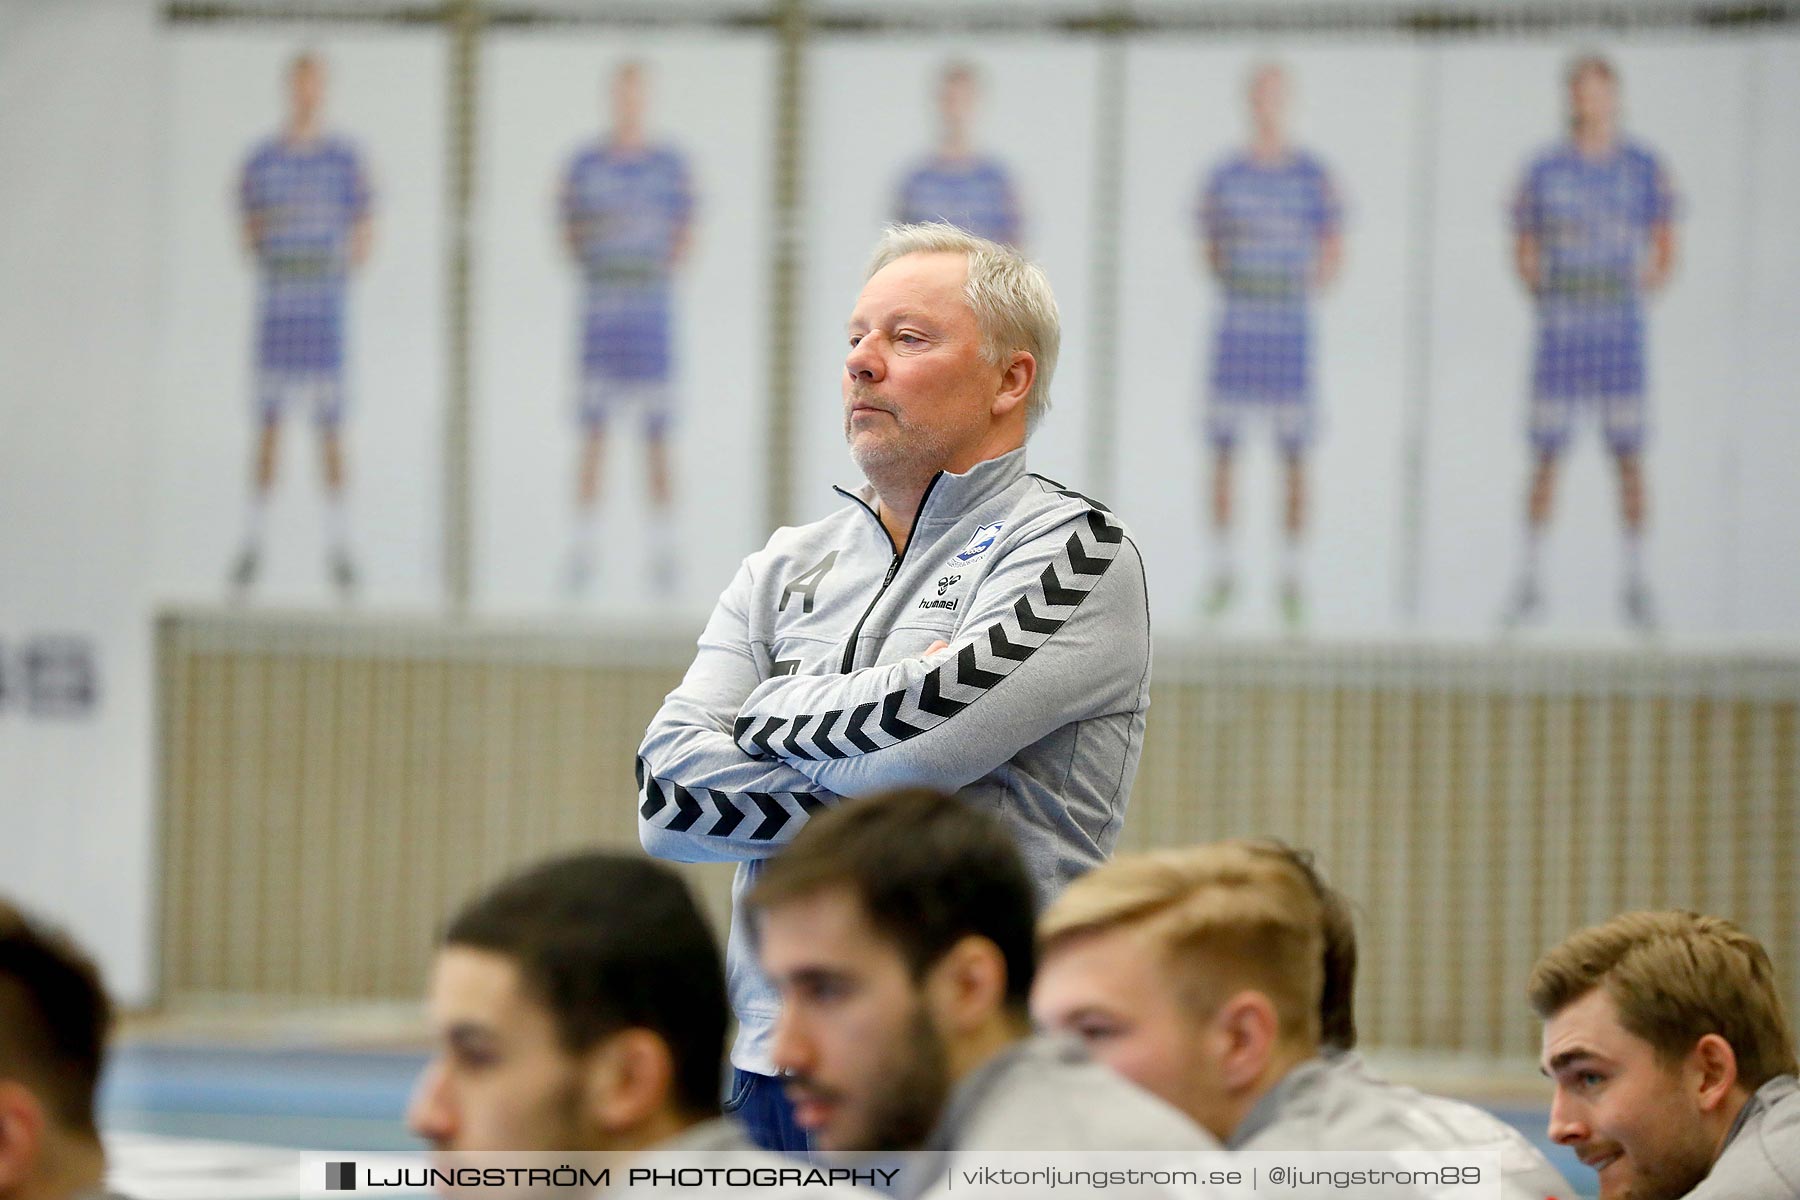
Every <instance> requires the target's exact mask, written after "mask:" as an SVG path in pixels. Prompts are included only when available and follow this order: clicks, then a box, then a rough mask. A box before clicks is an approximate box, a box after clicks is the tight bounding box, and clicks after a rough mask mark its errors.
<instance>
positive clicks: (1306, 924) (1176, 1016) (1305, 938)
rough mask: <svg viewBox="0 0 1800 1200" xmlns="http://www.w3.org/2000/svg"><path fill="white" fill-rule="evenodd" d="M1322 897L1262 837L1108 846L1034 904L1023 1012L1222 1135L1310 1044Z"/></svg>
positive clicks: (1314, 1038) (1314, 1039) (1301, 870)
mask: <svg viewBox="0 0 1800 1200" xmlns="http://www.w3.org/2000/svg"><path fill="white" fill-rule="evenodd" d="M1324 907H1325V906H1324V904H1323V901H1322V899H1321V893H1320V890H1319V886H1318V883H1317V878H1316V876H1314V875H1313V874H1312V873H1311V870H1310V867H1308V866H1306V865H1304V864H1303V863H1302V862H1301V861H1300V860H1299V859H1298V858H1297V857H1296V856H1295V855H1294V854H1293V852H1292V851H1289V850H1287V849H1286V848H1285V847H1282V846H1277V845H1274V844H1271V843H1260V842H1243V841H1234V842H1219V843H1215V844H1212V845H1205V846H1195V847H1192V848H1190V849H1186V850H1170V851H1162V852H1159V853H1154V854H1141V855H1132V856H1124V857H1120V858H1117V859H1114V860H1113V861H1112V862H1110V863H1108V864H1106V865H1105V866H1102V867H1099V868H1096V869H1095V870H1093V871H1091V872H1089V873H1088V874H1086V875H1084V876H1082V877H1081V878H1080V879H1078V880H1076V881H1075V882H1074V883H1073V884H1071V885H1070V886H1069V888H1068V890H1066V891H1065V892H1064V893H1063V894H1062V896H1061V897H1060V898H1059V899H1058V900H1057V901H1056V902H1055V903H1054V904H1052V905H1051V907H1050V909H1049V911H1048V912H1046V913H1045V914H1044V919H1043V921H1042V923H1041V924H1040V926H1039V944H1040V954H1041V956H1042V960H1043V961H1042V963H1041V965H1040V967H1039V970H1038V980H1037V985H1036V987H1035V988H1034V989H1033V991H1032V995H1031V1008H1032V1015H1033V1016H1034V1017H1035V1018H1036V1019H1037V1022H1038V1024H1039V1025H1041V1026H1043V1027H1045V1028H1049V1029H1054V1030H1058V1031H1062V1032H1067V1033H1072V1034H1075V1035H1077V1036H1079V1037H1081V1038H1082V1039H1083V1040H1084V1041H1086V1042H1087V1044H1088V1047H1089V1049H1090V1050H1091V1051H1092V1053H1093V1055H1094V1057H1095V1058H1096V1059H1097V1060H1099V1061H1101V1062H1104V1063H1106V1064H1107V1065H1108V1066H1110V1067H1112V1068H1113V1069H1114V1070H1117V1071H1118V1072H1119V1073H1120V1074H1122V1075H1125V1076H1126V1077H1128V1078H1129V1079H1131V1080H1133V1081H1134V1082H1136V1083H1137V1084H1139V1085H1140V1086H1142V1087H1144V1088H1147V1089H1148V1090H1150V1091H1152V1092H1155V1093H1156V1094H1157V1095H1159V1096H1161V1097H1162V1098H1163V1099H1164V1100H1167V1101H1168V1102H1169V1103H1170V1104H1173V1105H1174V1106H1175V1107H1177V1108H1179V1109H1181V1110H1182V1111H1183V1112H1185V1113H1187V1114H1188V1116H1189V1117H1191V1118H1192V1119H1193V1120H1194V1121H1195V1122H1196V1123H1198V1124H1199V1125H1201V1126H1202V1127H1204V1128H1205V1129H1207V1130H1208V1131H1210V1132H1211V1133H1212V1134H1213V1135H1214V1136H1215V1137H1217V1138H1218V1139H1219V1140H1220V1141H1228V1140H1229V1139H1230V1138H1231V1135H1232V1132H1233V1131H1234V1130H1235V1129H1236V1128H1237V1126H1238V1124H1239V1122H1241V1121H1242V1120H1243V1118H1244V1117H1245V1116H1246V1115H1247V1114H1248V1113H1249V1111H1250V1109H1251V1108H1253V1107H1254V1106H1255V1104H1256V1101H1257V1100H1258V1099H1260V1098H1261V1097H1262V1095H1263V1094H1264V1093H1266V1092H1267V1091H1268V1090H1269V1089H1270V1088H1272V1087H1273V1086H1274V1085H1275V1084H1276V1083H1278V1082H1279V1081H1280V1080H1281V1078H1282V1076H1284V1075H1285V1074H1287V1072H1288V1071H1289V1070H1291V1069H1292V1068H1293V1067H1294V1066H1296V1065H1297V1064H1299V1063H1301V1062H1303V1061H1305V1060H1306V1059H1309V1058H1312V1057H1314V1056H1315V1055H1316V1054H1317V1053H1318V1050H1319V1024H1320V997H1321V994H1322V988H1323V974H1324V972H1323V962H1324V949H1325V937H1324V932H1323V929H1324V922H1325V914H1324Z"/></svg>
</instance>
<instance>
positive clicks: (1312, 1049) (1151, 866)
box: [1032, 841, 1574, 1200]
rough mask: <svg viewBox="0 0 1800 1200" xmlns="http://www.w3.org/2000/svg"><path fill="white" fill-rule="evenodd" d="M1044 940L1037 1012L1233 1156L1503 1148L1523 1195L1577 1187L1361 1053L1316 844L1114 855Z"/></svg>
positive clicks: (1512, 1134) (1520, 1141) (1511, 1181)
mask: <svg viewBox="0 0 1800 1200" xmlns="http://www.w3.org/2000/svg"><path fill="white" fill-rule="evenodd" d="M1039 937H1040V939H1041V946H1042V951H1043V954H1044V964H1043V969H1042V970H1041V971H1040V973H1039V977H1038V983H1037V987H1036V989H1035V991H1034V992H1033V994H1032V1009H1033V1011H1034V1012H1035V1014H1036V1015H1037V1018H1038V1021H1039V1023H1040V1024H1041V1025H1043V1026H1045V1027H1047V1028H1051V1029H1057V1030H1062V1031H1065V1032H1069V1033H1074V1034H1077V1035H1079V1036H1081V1037H1082V1038H1083V1039H1085V1040H1086V1041H1087V1043H1088V1045H1089V1047H1090V1048H1091V1050H1092V1051H1093V1054H1094V1057H1095V1058H1097V1059H1098V1060H1100V1061H1101V1062H1104V1063H1106V1064H1107V1065H1109V1066H1111V1067H1113V1068H1114V1069H1115V1070H1117V1071H1119V1072H1120V1073H1121V1074H1123V1075H1125V1076H1126V1077H1128V1078H1130V1079H1132V1080H1134V1081H1136V1082H1137V1083H1139V1084H1141V1085H1143V1086H1144V1087H1147V1088H1149V1089H1150V1090H1151V1091H1153V1092H1155V1093H1157V1094H1158V1095H1160V1096H1162V1097H1163V1098H1164V1099H1165V1100H1168V1101H1169V1102H1170V1103H1172V1104H1175V1105H1177V1106H1178V1107H1180V1108H1181V1109H1182V1110H1183V1111H1185V1112H1186V1113H1187V1114H1188V1115H1189V1116H1190V1117H1192V1118H1194V1119H1195V1120H1196V1121H1198V1122H1199V1123H1200V1124H1202V1125H1203V1126H1205V1127H1206V1128H1207V1129H1208V1130H1210V1131H1211V1132H1212V1133H1213V1134H1214V1136H1216V1137H1218V1138H1219V1139H1221V1140H1222V1141H1224V1142H1225V1144H1226V1145H1227V1146H1228V1147H1229V1148H1231V1149H1241V1150H1373V1151H1407V1150H1436V1151H1454V1150H1494V1151H1497V1152H1499V1154H1500V1158H1501V1172H1502V1175H1501V1182H1502V1186H1503V1194H1504V1195H1505V1196H1506V1197H1507V1198H1508V1200H1546V1198H1547V1197H1558V1198H1561V1200H1567V1198H1568V1197H1571V1196H1573V1194H1574V1193H1573V1190H1572V1189H1570V1188H1569V1187H1568V1185H1567V1183H1566V1182H1565V1181H1564V1180H1563V1178H1562V1177H1561V1176H1560V1175H1558V1174H1557V1172H1556V1171H1555V1169H1554V1168H1552V1167H1551V1166H1550V1165H1549V1164H1548V1163H1547V1162H1545V1161H1544V1159H1543V1156H1542V1155H1540V1154H1538V1153H1537V1151H1536V1150H1534V1149H1533V1148H1532V1147H1531V1144H1530V1143H1529V1142H1528V1141H1526V1139H1525V1138H1524V1137H1523V1136H1522V1135H1521V1134H1519V1133H1518V1131H1516V1130H1514V1129H1512V1128H1510V1127H1509V1126H1507V1125H1506V1124H1504V1123H1503V1122H1501V1121H1499V1120H1497V1119H1496V1118H1494V1117H1492V1116H1490V1115H1488V1114H1486V1113H1483V1112H1482V1111H1481V1110H1479V1109H1477V1108H1474V1107H1473V1106H1471V1105H1466V1104H1461V1103H1459V1102H1457V1101H1453V1100H1447V1099H1444V1098H1442V1097H1437V1096H1425V1095H1421V1094H1420V1093H1418V1092H1415V1091H1413V1090H1412V1089H1411V1088H1403V1087H1397V1086H1395V1085H1393V1084H1390V1083H1387V1082H1386V1081H1384V1080H1381V1079H1379V1078H1377V1077H1375V1076H1374V1075H1373V1074H1371V1073H1370V1072H1369V1071H1368V1070H1367V1069H1366V1068H1365V1067H1364V1066H1363V1064H1362V1061H1361V1059H1360V1057H1359V1056H1357V1055H1356V1054H1354V1053H1352V1052H1351V1051H1350V1047H1351V1046H1352V1045H1354V1043H1355V1040H1356V1018H1355V1013H1354V1010H1353V1008H1352V996H1353V993H1354V990H1355V970H1356V940H1355V939H1356V933H1355V925H1354V922H1353V918H1352V914H1351V911H1350V906H1349V904H1348V902H1347V901H1345V899H1344V897H1343V896H1342V895H1341V894H1339V893H1338V892H1336V891H1334V890H1333V889H1331V888H1330V887H1328V886H1327V885H1326V884H1325V882H1324V881H1323V880H1322V879H1321V878H1320V877H1319V874H1318V871H1317V870H1316V869H1315V868H1314V866H1313V863H1312V858H1311V856H1310V855H1308V854H1306V853H1304V852H1301V851H1296V850H1294V849H1292V848H1290V847H1288V846H1284V845H1282V844H1280V843H1278V842H1266V841H1232V842H1220V843H1215V844H1212V845H1205V846H1194V847H1191V848H1188V849H1185V850H1171V851H1164V852H1161V853H1156V854H1144V855H1134V856H1130V857H1126V858H1120V859H1116V860H1114V861H1113V862H1112V863H1110V864H1108V865H1106V866H1103V867H1100V868H1097V869H1096V870H1094V871H1092V872H1090V873H1089V874H1088V875H1086V876H1084V877H1083V878H1081V879H1078V880H1076V881H1075V883H1073V884H1072V885H1070V887H1069V890H1068V891H1066V892H1064V893H1063V896H1062V899H1061V900H1059V901H1058V902H1057V903H1056V904H1054V905H1052V906H1051V908H1050V910H1049V911H1048V912H1047V913H1045V914H1044V920H1043V922H1042V924H1041V925H1040V927H1039ZM1327 1035H1328V1036H1327Z"/></svg>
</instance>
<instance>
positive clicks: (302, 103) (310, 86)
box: [288, 50, 325, 125]
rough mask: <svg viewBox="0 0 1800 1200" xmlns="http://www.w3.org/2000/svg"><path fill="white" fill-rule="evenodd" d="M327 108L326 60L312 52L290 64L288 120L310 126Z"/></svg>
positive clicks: (305, 53) (297, 56)
mask: <svg viewBox="0 0 1800 1200" xmlns="http://www.w3.org/2000/svg"><path fill="white" fill-rule="evenodd" d="M324 106H325V60H323V59H321V58H320V57H319V56H318V55H317V54H314V53H313V52H312V51H310V50H304V51H302V52H300V53H299V54H296V55H295V56H294V57H293V59H292V60H291V61H290V62H289V63H288V118H289V120H290V121H291V122H292V123H293V124H295V125H309V124H312V123H313V122H314V121H316V120H317V119H318V117H319V110H320V109H322V108H323V107H324Z"/></svg>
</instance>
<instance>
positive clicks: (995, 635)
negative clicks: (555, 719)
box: [637, 449, 1150, 1075]
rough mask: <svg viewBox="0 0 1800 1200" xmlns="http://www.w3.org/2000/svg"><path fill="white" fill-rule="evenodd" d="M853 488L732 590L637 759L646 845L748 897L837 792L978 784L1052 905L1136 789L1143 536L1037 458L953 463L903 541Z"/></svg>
mask: <svg viewBox="0 0 1800 1200" xmlns="http://www.w3.org/2000/svg"><path fill="white" fill-rule="evenodd" d="M840 491H841V489H840ZM842 494H843V495H844V496H845V497H846V498H848V499H850V500H851V501H853V503H851V504H850V505H848V506H847V507H845V508H842V509H840V510H838V511H837V512H835V513H833V514H832V515H831V516H829V517H826V518H825V519H824V520H822V521H817V522H814V523H813V524H811V525H804V526H800V527H798V528H784V529H778V530H776V532H775V534H774V536H773V537H771V538H770V539H769V544H768V545H767V546H765V547H764V548H763V549H762V550H760V551H759V552H757V553H755V554H752V555H751V556H750V557H749V558H747V559H745V560H744V563H743V566H742V567H740V568H739V570H738V573H737V577H736V578H735V579H734V580H733V581H732V583H731V586H730V587H729V588H728V589H727V590H726V592H725V594H724V595H723V596H721V597H720V598H719V604H718V607H717V608H715V609H714V610H713V615H712V619H711V620H710V621H708V622H707V626H706V631H705V632H704V633H702V634H701V635H700V643H699V653H698V655H697V656H696V657H695V659H694V663H693V665H692V666H691V667H689V668H688V672H687V676H686V677H685V678H684V679H683V680H682V682H681V686H679V687H678V688H676V689H675V690H674V691H673V692H671V693H669V695H668V697H667V698H666V699H665V700H664V701H663V706H662V709H661V710H660V711H659V712H658V713H657V714H656V717H655V719H653V720H652V721H651V722H650V728H649V729H648V730H647V731H646V732H645V734H644V741H643V745H642V746H641V747H640V748H639V750H638V764H637V773H638V794H639V802H640V803H639V808H638V831H639V834H640V836H641V837H642V839H643V843H644V848H645V849H646V850H648V851H649V852H650V853H651V854H653V855H656V856H657V857H659V858H667V859H674V860H676V861H681V862H705V861H720V860H736V861H739V862H740V863H741V864H742V865H741V866H740V867H739V868H738V873H737V878H736V881H735V882H734V884H733V888H732V892H733V898H734V902H735V901H740V900H741V898H742V896H743V894H744V893H745V892H746V891H748V890H749V887H750V886H751V884H752V883H753V882H754V880H755V877H756V875H757V873H758V871H759V869H760V860H762V859H765V858H767V857H768V856H769V855H771V854H774V853H775V852H776V851H778V850H779V849H780V848H781V846H782V845H783V844H785V843H786V842H788V841H790V840H791V839H792V838H793V837H794V835H795V834H796V833H797V832H798V831H799V830H800V827H801V826H802V825H804V824H805V822H806V820H807V818H808V817H809V816H810V815H811V814H812V813H813V812H816V811H817V810H818V809H819V808H820V807H821V806H822V805H827V804H834V803H836V802H837V800H838V799H839V798H840V797H843V796H860V795H867V794H870V793H873V792H879V791H884V790H887V789H890V788H898V787H909V786H928V787H936V788H942V789H944V790H947V791H955V790H960V791H961V793H962V795H963V796H964V798H965V799H967V800H969V801H970V802H971V803H973V804H977V805H980V806H983V807H985V808H987V809H989V810H990V811H992V812H994V813H995V814H997V815H998V816H999V817H1000V819H1001V820H1003V821H1004V822H1005V823H1006V824H1007V826H1008V828H1010V829H1011V831H1012V832H1013V834H1014V836H1015V837H1016V838H1017V839H1018V843H1019V849H1020V852H1021V853H1022V854H1023V855H1024V858H1025V862H1026V866H1027V867H1028V869H1029V870H1030V871H1031V874H1032V878H1033V879H1034V881H1035V882H1036V885H1037V887H1038V892H1039V899H1040V901H1044V900H1048V899H1049V898H1050V897H1051V896H1053V895H1055V894H1056V893H1057V892H1058V891H1059V890H1061V888H1062V887H1063V885H1064V884H1066V883H1068V882H1069V881H1070V880H1071V879H1073V878H1074V877H1075V876H1076V875H1079V874H1080V873H1081V872H1083V871H1085V870H1087V869H1088V868H1089V867H1092V866H1094V865H1095V864H1097V863H1099V862H1100V861H1101V860H1103V859H1104V858H1105V857H1106V856H1107V855H1108V854H1109V853H1110V852H1111V850H1112V846H1113V843H1114V842H1115V841H1116V840H1117V838H1118V834H1119V825H1120V822H1121V821H1122V820H1123V818H1124V814H1125V802H1126V799H1127V798H1128V797H1129V796H1130V794H1131V781H1132V776H1133V775H1134V774H1135V773H1136V770H1137V762H1138V753H1139V750H1140V749H1141V747H1142V744H1143V736H1144V711H1145V709H1146V708H1147V707H1148V705H1149V687H1150V618H1149V608H1148V603H1147V598H1146V595H1145V590H1144V571H1143V562H1142V559H1141V558H1140V557H1139V556H1138V551H1137V547H1136V546H1135V545H1133V543H1132V541H1131V539H1130V537H1129V536H1128V535H1127V534H1126V532H1125V528H1124V526H1122V525H1121V524H1120V523H1119V522H1118V521H1117V520H1116V519H1115V518H1114V517H1113V516H1112V515H1111V514H1110V513H1109V512H1108V511H1107V510H1106V509H1105V508H1104V507H1103V506H1101V505H1099V504H1096V503H1095V502H1094V501H1092V500H1089V499H1087V498H1086V497H1085V496H1082V495H1079V494H1078V493H1075V492H1072V491H1069V490H1068V489H1066V488H1064V487H1062V486H1061V485H1060V484H1057V483H1054V482H1051V481H1050V480H1047V479H1044V478H1042V477H1041V476H1037V475H1030V474H1027V473H1026V471H1025V452H1024V450H1022V449H1021V450H1015V451H1013V452H1012V453H1010V454H1007V455H1004V456H1002V457H1000V458H997V459H992V460H989V461H987V462H984V463H980V464H978V465H977V466H975V467H974V468H972V469H971V470H970V471H968V472H967V473H966V474H963V475H951V474H940V475H938V476H937V478H936V479H934V480H933V481H932V484H931V486H930V488H929V489H928V490H927V491H926V493H925V498H924V500H923V502H922V503H921V504H920V506H919V513H918V516H917V517H916V519H915V520H914V523H913V530H912V535H911V538H910V540H909V541H908V542H907V545H906V548H905V550H904V552H903V553H900V554H895V552H894V546H893V542H892V540H891V539H890V538H889V537H888V535H887V531H886V529H885V528H884V527H883V526H882V524H881V521H880V519H879V518H878V517H877V516H876V515H875V511H874V508H873V503H874V497H873V493H872V491H871V490H870V489H869V488H867V487H865V488H863V489H862V491H861V492H860V493H859V494H852V493H849V492H843V493H842ZM938 641H944V642H948V643H949V644H950V649H949V650H947V651H940V652H939V653H938V654H936V655H934V656H932V657H931V658H930V659H926V658H925V657H924V655H925V651H926V649H927V647H929V646H930V645H931V644H932V643H934V642H938ZM727 960H728V963H727V971H728V974H729V976H730V983H731V996H732V1007H733V1008H734V1009H735V1010H736V1012H737V1016H738V1022H739V1033H738V1041H737V1045H736V1047H735V1048H734V1050H733V1052H732V1061H733V1062H734V1063H735V1064H736V1065H738V1066H739V1067H742V1068H743V1069H745V1070H749V1071H756V1072H758V1073H760V1074H765V1075H766V1074H772V1073H773V1071H772V1068H771V1065H770V1063H769V1060H768V1053H767V1042H768V1036H769V1033H770V1031H771V1030H772V1028H773V1026H774V1021H775V1017H776V1015H777V1012H778V1001H777V999H776V997H775V994H774V991H773V989H772V988H771V987H770V986H769V984H768V982H767V981H766V980H765V979H764V978H763V976H762V974H761V972H760V971H759V970H758V969H757V967H756V963H755V957H754V951H753V949H752V947H751V946H750V944H749V942H748V940H747V937H746V934H745V931H744V928H743V922H742V921H741V920H734V921H733V923H732V931H731V944H730V947H729V951H728V953H727Z"/></svg>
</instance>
